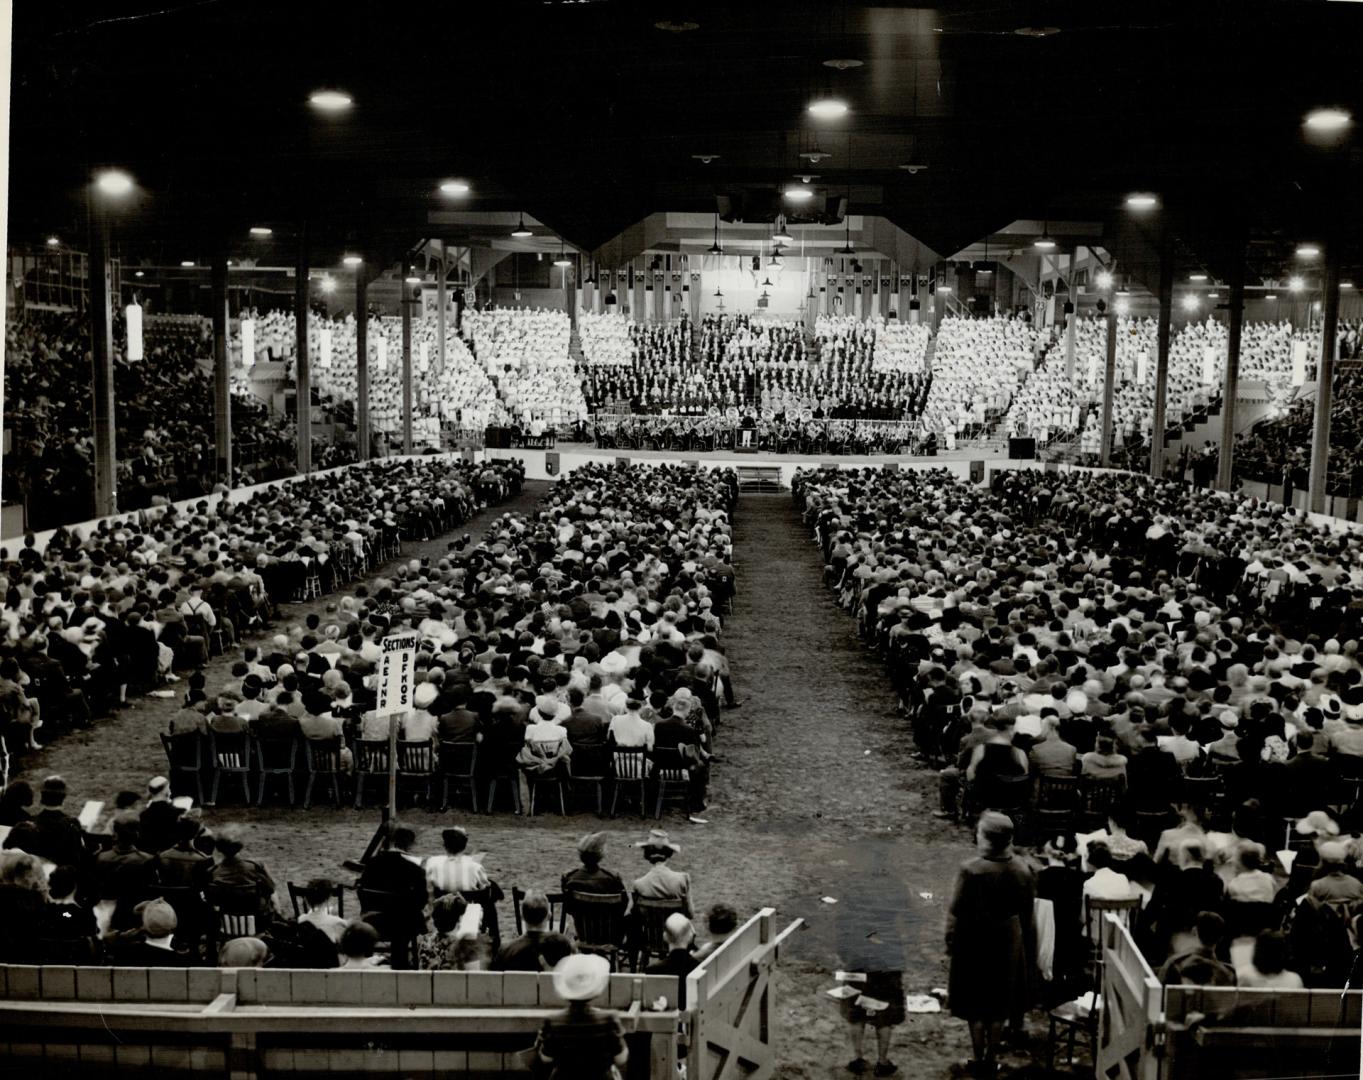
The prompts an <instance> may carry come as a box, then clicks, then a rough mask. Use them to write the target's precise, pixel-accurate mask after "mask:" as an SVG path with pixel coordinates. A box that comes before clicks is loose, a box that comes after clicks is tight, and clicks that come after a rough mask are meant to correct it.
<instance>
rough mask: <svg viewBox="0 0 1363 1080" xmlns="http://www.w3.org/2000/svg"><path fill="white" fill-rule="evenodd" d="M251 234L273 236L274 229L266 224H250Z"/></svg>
mask: <svg viewBox="0 0 1363 1080" xmlns="http://www.w3.org/2000/svg"><path fill="white" fill-rule="evenodd" d="M251 235H252V236H273V235H274V230H273V229H272V228H270V227H269V226H268V225H252V226H251Z"/></svg>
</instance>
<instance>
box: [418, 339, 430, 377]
mask: <svg viewBox="0 0 1363 1080" xmlns="http://www.w3.org/2000/svg"><path fill="white" fill-rule="evenodd" d="M430 366H431V343H430V342H429V341H423V342H422V343H421V347H420V348H419V349H418V350H417V370H418V371H425V370H426V369H427V368H429V367H430Z"/></svg>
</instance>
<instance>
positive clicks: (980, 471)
mask: <svg viewBox="0 0 1363 1080" xmlns="http://www.w3.org/2000/svg"><path fill="white" fill-rule="evenodd" d="M485 453H486V454H487V456H488V457H490V458H520V459H521V460H522V461H524V462H525V470H526V472H525V474H526V476H527V477H528V478H529V479H532V480H552V479H553V478H555V477H556V476H560V475H562V474H563V473H566V472H570V471H571V470H573V469H576V468H578V467H580V466H582V465H585V464H587V463H589V462H600V461H628V462H636V463H645V464H647V463H650V462H653V463H657V464H668V465H684V464H687V463H690V462H697V463H698V464H699V465H700V466H701V467H702V468H706V469H715V468H730V469H734V470H735V471H737V472H739V473H740V475H742V474H743V473H744V472H755V471H757V470H761V472H762V473H764V474H766V475H767V476H769V477H771V478H772V479H774V480H775V481H776V482H777V483H779V485H780V486H781V487H783V488H788V487H790V481H791V477H793V476H794V475H795V471H796V470H797V469H804V470H808V469H815V468H820V467H822V466H829V467H836V468H839V469H864V468H868V467H870V468H878V469H883V468H886V467H889V468H899V469H949V470H950V471H951V472H952V473H954V474H955V475H957V476H959V477H960V478H961V479H963V480H974V481H975V482H976V483H981V484H983V483H988V482H989V478H990V473H991V471H993V470H997V469H1016V468H1035V467H1036V466H1037V465H1038V464H1039V463H1038V462H1036V461H1034V460H1031V459H1027V460H1023V459H1013V458H1009V457H1008V456H1007V455H1006V454H1002V453H999V452H997V451H996V452H994V453H988V452H984V451H979V450H953V451H943V452H941V453H939V454H937V455H936V456H935V457H922V456H916V455H912V454H869V455H857V454H844V455H829V456H824V457H819V456H805V455H801V454H773V453H739V454H736V453H734V452H732V451H722V450H721V451H712V452H700V451H697V452H694V453H682V452H679V451H672V450H609V449H607V450H603V449H600V448H598V447H595V446H591V445H589V444H587V443H559V445H558V446H557V447H555V448H554V449H553V450H527V449H514V450H504V449H500V448H499V449H493V448H489V449H487V450H486V451H485Z"/></svg>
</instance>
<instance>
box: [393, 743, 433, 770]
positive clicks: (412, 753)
mask: <svg viewBox="0 0 1363 1080" xmlns="http://www.w3.org/2000/svg"><path fill="white" fill-rule="evenodd" d="M398 772H400V773H406V774H407V775H409V776H430V775H431V773H433V772H435V747H434V746H433V745H432V744H431V740H430V739H422V740H407V739H402V740H399V742H398Z"/></svg>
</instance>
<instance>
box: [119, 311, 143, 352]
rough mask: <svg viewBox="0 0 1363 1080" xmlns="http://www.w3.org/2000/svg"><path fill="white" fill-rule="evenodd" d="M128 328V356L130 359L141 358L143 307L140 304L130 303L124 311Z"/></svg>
mask: <svg viewBox="0 0 1363 1080" xmlns="http://www.w3.org/2000/svg"><path fill="white" fill-rule="evenodd" d="M123 318H124V319H125V320H126V325H127V328H128V348H127V351H126V356H127V358H128V359H129V360H141V359H142V357H143V355H144V354H143V352H142V307H141V305H139V304H129V305H128V307H127V309H126V310H125V311H124V312H123Z"/></svg>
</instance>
